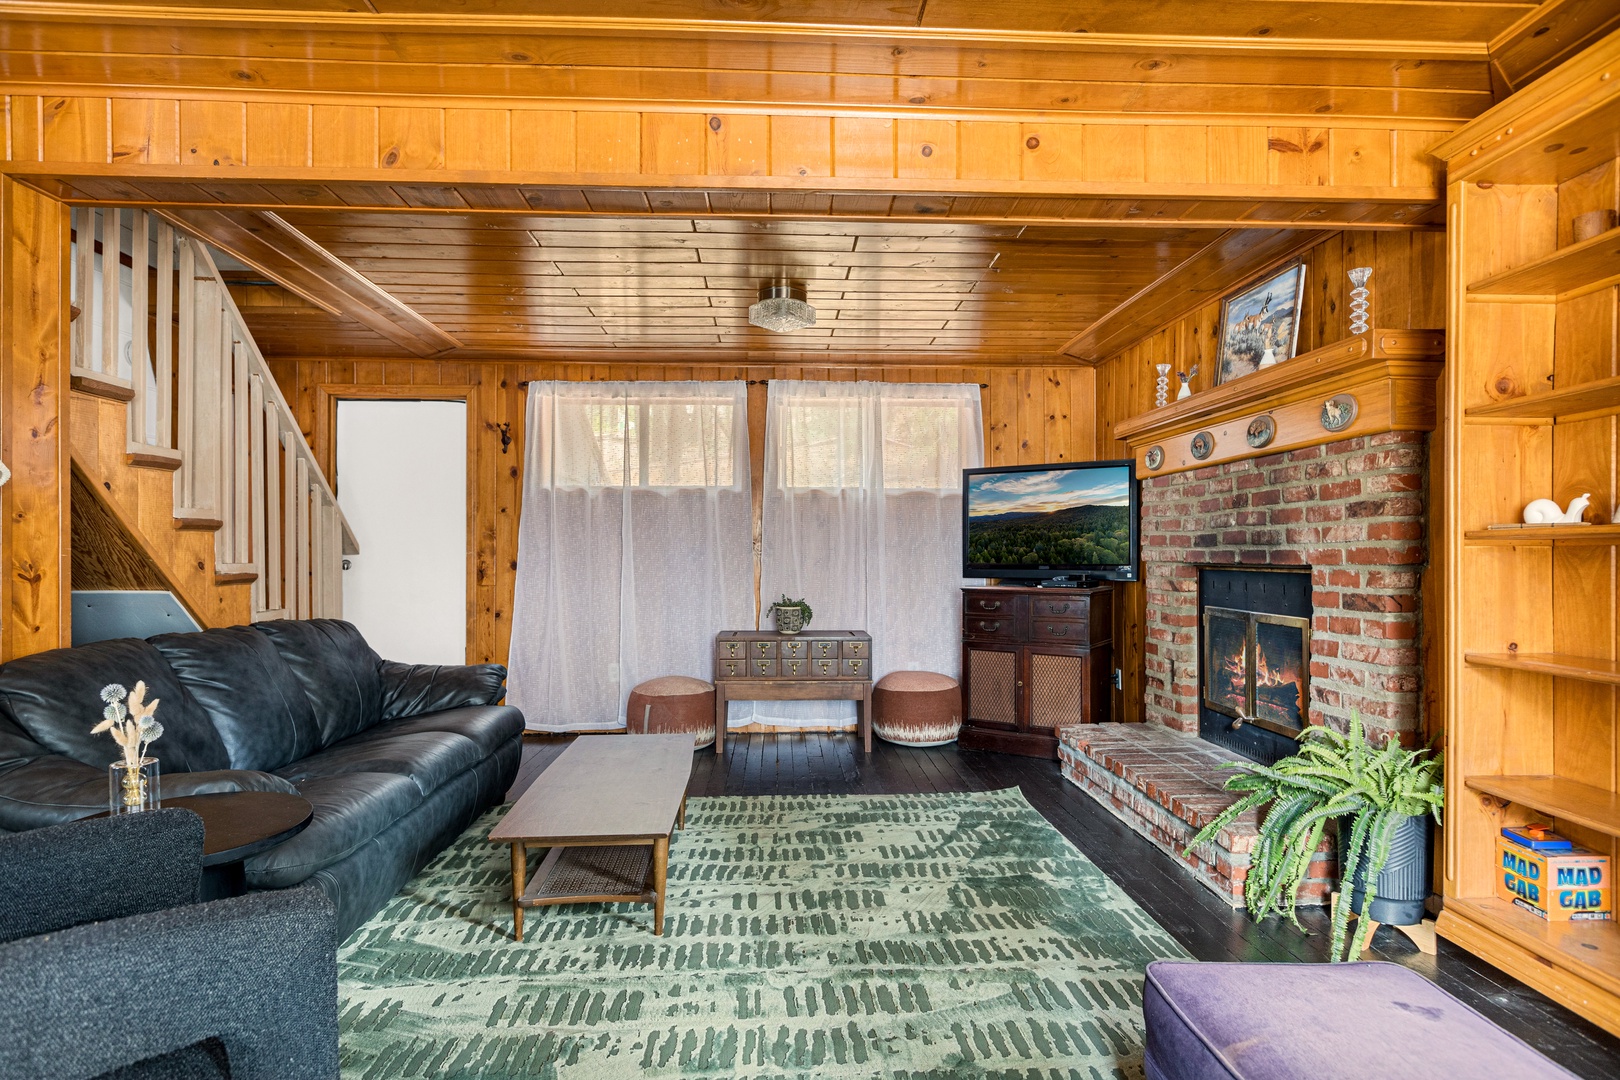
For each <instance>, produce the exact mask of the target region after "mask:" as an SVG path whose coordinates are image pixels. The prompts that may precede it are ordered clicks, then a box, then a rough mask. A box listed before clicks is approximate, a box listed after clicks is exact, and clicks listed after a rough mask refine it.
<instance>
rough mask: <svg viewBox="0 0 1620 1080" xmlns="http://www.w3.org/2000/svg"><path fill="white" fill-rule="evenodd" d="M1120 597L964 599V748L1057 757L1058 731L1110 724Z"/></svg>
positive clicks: (1045, 592)
mask: <svg viewBox="0 0 1620 1080" xmlns="http://www.w3.org/2000/svg"><path fill="white" fill-rule="evenodd" d="M1113 605H1114V590H1113V587H1112V586H1106V585H1105V586H1100V587H1097V588H1089V589H1035V588H1021V587H1017V586H1006V585H1003V586H987V587H983V588H975V589H963V590H962V701H963V703H964V706H965V709H966V713H967V715H966V716H965V717H964V720H963V724H962V735H961V738H960V740H959V741H960V744H961V745H962V746H964V747H966V748H968V749H970V750H997V751H1000V752H1002V753H1007V754H1023V755H1025V756H1028V757H1044V758H1056V757H1057V729H1058V728H1060V727H1063V726H1065V725H1068V724H1093V723H1096V722H1098V721H1100V720H1108V719H1111V716H1110V714H1109V710H1110V704H1111V698H1110V694H1109V678H1110V676H1111V675H1112V673H1113V646H1112V637H1113V621H1114V607H1113Z"/></svg>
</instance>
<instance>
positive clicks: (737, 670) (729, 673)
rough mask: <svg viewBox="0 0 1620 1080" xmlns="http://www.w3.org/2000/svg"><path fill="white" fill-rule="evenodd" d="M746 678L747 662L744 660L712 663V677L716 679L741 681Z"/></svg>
mask: <svg viewBox="0 0 1620 1080" xmlns="http://www.w3.org/2000/svg"><path fill="white" fill-rule="evenodd" d="M747 676H748V661H746V660H741V659H738V660H724V659H721V660H716V661H715V662H714V677H715V678H717V679H742V678H746V677H747Z"/></svg>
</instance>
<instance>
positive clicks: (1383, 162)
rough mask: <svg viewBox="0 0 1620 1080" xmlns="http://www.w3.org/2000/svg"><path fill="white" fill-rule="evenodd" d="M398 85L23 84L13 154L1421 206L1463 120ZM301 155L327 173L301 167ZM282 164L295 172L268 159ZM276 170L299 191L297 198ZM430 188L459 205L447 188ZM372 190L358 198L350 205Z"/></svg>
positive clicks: (64, 159)
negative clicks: (884, 104) (869, 105)
mask: <svg viewBox="0 0 1620 1080" xmlns="http://www.w3.org/2000/svg"><path fill="white" fill-rule="evenodd" d="M389 100H390V99H388V98H383V97H379V98H377V99H375V101H374V102H368V103H363V104H343V105H332V104H326V103H324V100H323V101H321V102H317V101H315V100H314V99H307V100H299V99H298V98H297V97H290V96H282V97H280V98H278V99H277V100H275V101H273V102H268V101H265V100H264V99H262V98H260V97H247V96H241V97H236V96H232V95H230V94H228V93H227V94H220V95H217V96H214V97H210V98H207V99H195V98H190V97H188V98H176V97H166V96H164V95H163V94H162V93H161V92H159V93H156V94H153V95H151V96H146V97H143V98H142V99H141V100H140V101H139V102H131V101H129V100H127V99H124V98H122V97H116V98H115V97H109V96H103V95H94V94H86V95H83V96H62V95H44V96H41V95H33V94H12V95H9V96H8V97H6V98H5V101H6V109H5V116H6V121H7V127H8V131H7V134H8V138H7V139H6V140H5V147H6V155H7V156H6V158H5V160H8V161H13V162H18V163H25V162H49V163H61V164H63V165H68V164H93V165H107V164H110V165H122V166H127V167H129V170H130V171H129V173H128V174H127V175H128V177H129V178H130V179H131V180H134V179H135V177H136V176H137V175H139V174H141V173H143V172H146V173H149V174H151V175H158V172H157V170H159V169H162V168H163V167H164V166H170V168H169V169H168V170H167V171H168V172H170V173H172V172H173V169H172V166H173V165H174V164H175V163H178V164H180V165H182V166H185V167H188V168H199V167H200V168H204V169H209V168H213V167H216V166H217V167H219V168H221V169H223V170H225V172H224V173H223V174H222V175H221V177H220V178H221V179H222V180H225V179H240V178H242V177H243V176H244V175H247V174H252V175H251V178H252V179H259V180H264V181H266V182H267V184H266V186H265V187H264V188H262V189H260V190H259V192H258V195H259V198H257V199H249V198H243V197H240V193H238V194H237V195H233V196H232V197H231V198H230V199H229V200H227V201H231V202H238V203H264V204H268V205H274V204H277V203H295V202H298V201H299V200H298V199H297V198H296V197H283V195H286V196H292V195H294V194H295V193H296V191H297V190H298V189H299V188H300V187H303V188H308V187H309V186H310V184H311V183H317V184H318V183H319V181H321V180H323V179H324V180H333V179H337V178H338V177H337V176H336V175H333V172H334V171H344V170H366V171H367V173H368V175H367V177H366V178H365V182H366V183H370V184H376V185H377V191H376V192H375V193H374V194H375V195H376V197H377V198H378V199H380V200H381V202H380V203H378V205H387V204H388V203H389V201H390V200H391V199H399V200H400V203H399V204H400V205H404V204H405V202H404V200H403V198H402V197H400V196H398V195H395V196H390V195H388V194H387V190H386V186H385V183H383V182H379V178H378V176H377V173H378V172H379V171H384V172H386V171H387V170H398V171H400V172H402V173H406V172H409V173H413V174H418V175H419V174H422V173H429V174H439V175H443V176H444V177H445V182H446V183H448V184H457V183H466V182H469V181H471V180H472V179H473V177H474V176H475V175H477V174H486V175H487V176H488V177H489V178H491V179H494V178H499V179H501V180H502V181H508V182H511V183H514V184H517V183H524V182H528V183H541V184H543V183H547V182H552V181H554V179H555V177H556V176H557V175H564V176H567V177H568V178H569V179H570V180H572V181H573V182H575V183H579V182H581V180H585V181H586V182H587V183H603V184H612V185H615V186H617V185H621V184H632V185H633V186H639V187H643V188H653V189H657V188H658V187H659V185H660V184H661V183H662V184H668V185H671V186H682V187H691V186H693V184H692V183H691V181H692V180H693V179H694V178H712V179H713V180H715V181H716V182H717V183H715V184H714V185H713V186H717V187H748V188H755V189H757V188H759V187H760V186H761V185H762V183H763V182H765V181H770V182H771V184H772V186H775V187H780V188H789V187H806V186H809V187H816V186H821V187H824V186H825V181H826V179H827V178H829V177H831V178H844V179H846V180H851V181H860V182H862V183H861V184H860V185H859V186H862V187H865V186H871V185H872V184H873V182H881V186H884V187H886V188H890V189H893V190H895V191H904V192H908V193H914V192H915V191H916V190H917V184H916V182H917V181H918V180H933V181H936V182H962V181H973V182H974V183H976V184H980V183H982V184H983V186H982V187H980V188H978V189H977V190H978V191H992V192H994V191H1007V192H1016V193H1025V192H1028V193H1029V194H1045V195H1059V194H1065V193H1067V192H1065V190H1064V189H1062V188H1059V189H1053V188H1052V187H1051V183H1047V184H1045V185H1044V186H1035V185H1036V184H1037V182H1042V181H1045V182H1052V183H1060V184H1064V185H1074V184H1087V183H1091V184H1097V185H1100V186H1102V187H1103V188H1105V189H1106V190H1105V191H1100V192H1093V193H1090V194H1108V193H1112V192H1114V191H1116V190H1117V191H1120V192H1125V191H1131V190H1133V189H1145V188H1152V189H1154V193H1155V194H1157V195H1159V196H1160V197H1165V196H1172V195H1175V194H1183V195H1185V194H1188V193H1189V192H1191V191H1196V190H1198V189H1200V188H1205V189H1208V188H1215V187H1224V190H1219V191H1210V192H1209V194H1211V195H1214V196H1216V197H1232V196H1233V194H1234V193H1233V192H1232V191H1231V189H1230V185H1266V184H1270V185H1275V186H1278V187H1279V189H1292V190H1291V191H1289V194H1290V196H1291V197H1294V198H1298V197H1300V196H1302V195H1309V196H1311V197H1315V198H1321V199H1325V200H1332V199H1335V198H1344V197H1353V198H1358V199H1372V200H1382V201H1390V200H1394V201H1396V202H1409V201H1410V202H1419V203H1421V202H1428V201H1433V200H1434V199H1435V197H1436V195H1437V192H1438V190H1439V185H1440V170H1439V162H1438V161H1436V160H1435V159H1434V158H1432V157H1430V156H1429V155H1428V153H1427V150H1428V148H1429V147H1430V146H1432V145H1434V144H1435V143H1436V142H1437V141H1439V140H1440V139H1442V138H1444V137H1445V136H1446V135H1447V134H1448V133H1449V132H1450V131H1451V130H1452V129H1453V128H1454V126H1455V123H1454V122H1453V121H1448V120H1445V119H1435V118H1424V117H1419V118H1411V119H1406V118H1401V119H1377V120H1371V121H1369V120H1365V119H1357V120H1355V121H1354V122H1349V121H1346V122H1343V125H1344V126H1342V127H1331V126H1322V127H1312V128H1301V127H1297V126H1280V125H1277V124H1272V123H1268V122H1267V120H1268V118H1267V117H1263V116H1262V117H1252V118H1246V119H1247V122H1246V123H1232V122H1216V123H1198V122H1197V121H1198V119H1199V118H1198V116H1197V115H1196V112H1191V113H1187V114H1185V116H1176V117H1172V118H1166V119H1171V120H1173V121H1174V122H1173V123H1172V124H1171V125H1170V126H1169V127H1166V126H1164V125H1162V124H1155V125H1144V124H1143V123H1142V122H1141V121H1142V119H1143V115H1144V114H1142V113H1139V112H1137V111H1135V109H1134V108H1131V107H1122V108H1120V109H1118V110H1112V109H1107V108H1103V109H1099V110H1098V111H1099V112H1102V113H1108V112H1117V114H1118V115H1117V116H1114V117H1107V118H1104V119H1090V120H1088V121H1087V122H1084V123H1082V122H1079V121H1077V120H1072V119H1067V118H1062V119H1043V120H1038V121H1035V120H1031V121H1027V122H1023V123H997V122H983V121H980V120H978V119H976V118H974V117H973V116H972V115H971V114H968V115H964V116H962V117H949V116H947V117H939V118H931V119H927V120H911V119H895V118H891V117H865V116H862V117H848V116H814V115H805V114H778V115H736V114H732V113H729V112H727V111H726V110H724V109H720V110H718V111H713V112H711V111H699V110H692V111H669V110H668V109H663V108H661V109H646V110H641V111H633V110H625V111H611V112H609V111H596V110H572V109H561V108H551V109H548V108H543V107H535V106H530V107H521V106H512V105H509V104H505V103H500V102H492V103H491V107H489V108H479V109H468V108H440V107H435V106H432V105H421V106H417V107H413V108H395V107H389ZM288 168H297V169H305V170H310V171H311V172H312V175H309V176H297V175H293V174H289V173H287V172H286V171H285V170H286V169H288ZM275 169H279V170H282V171H280V172H276V173H271V172H268V171H267V170H275ZM514 170H516V172H514ZM69 171H70V170H64V173H66V172H69ZM524 174H527V176H528V179H527V180H525V179H524ZM722 179H724V180H725V181H726V182H719V181H721V180H722ZM435 182H437V181H435ZM277 185H282V186H284V187H285V191H284V192H283V193H282V194H277ZM288 185H290V186H288ZM1172 188H1173V189H1174V190H1171V189H1172ZM660 193H661V194H666V193H667V192H660ZM962 193H963V194H971V193H976V192H974V191H970V190H964V191H962ZM1341 193H1342V194H1341ZM630 195H631V197H632V198H633V200H635V201H634V204H633V205H630V206H611V207H610V206H594V205H593V206H592V207H591V209H594V210H596V211H598V212H604V211H619V212H623V211H625V210H632V211H639V212H646V211H647V209H648V206H647V204H646V201H645V197H644V196H641V195H639V194H637V193H630ZM444 197H445V198H449V199H451V200H452V201H450V202H449V203H447V204H446V206H447V207H461V206H466V205H468V204H467V203H465V201H464V200H463V199H461V198H456V197H454V196H451V195H449V194H446V195H445V196H444ZM412 198H413V199H415V200H416V204H418V205H423V206H426V207H429V208H434V209H437V208H441V207H440V206H439V205H438V204H436V203H435V202H434V201H433V196H432V195H431V194H425V193H416V194H414V195H413V196H412ZM358 200H359V196H358V195H357V194H354V193H349V194H348V195H347V197H346V199H343V200H339V204H340V205H341V204H342V203H344V202H347V203H350V204H354V203H356V202H357V201H358ZM366 205H370V203H367V204H366ZM507 208H511V209H522V208H523V206H522V204H521V203H519V204H518V205H515V206H511V207H507ZM531 208H535V209H541V207H533V206H532V204H531ZM662 208H664V209H674V210H677V211H678V210H680V209H681V208H680V207H678V206H677V207H662ZM1308 209H1309V207H1308V206H1301V207H1298V208H1297V212H1298V213H1304V211H1306V210H1308ZM1330 220H1331V219H1330Z"/></svg>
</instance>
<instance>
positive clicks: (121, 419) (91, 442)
mask: <svg viewBox="0 0 1620 1080" xmlns="http://www.w3.org/2000/svg"><path fill="white" fill-rule="evenodd" d="M71 397H72V400H71V403H70V420H71V423H70V424H69V428H68V430H69V441H70V442H71V444H72V455H73V471H74V480H75V481H78V482H81V483H83V484H84V485H86V487H87V488H88V489H89V493H90V494H91V496H92V497H93V498H95V499H97V500H98V501H99V503H100V505H101V507H102V508H103V509H104V510H105V511H106V512H107V513H108V514H109V515H110V516H111V517H112V518H113V519H114V520H115V521H116V522H117V523H118V525H119V527H120V528H122V530H123V531H124V533H125V534H126V536H127V537H128V538H129V539H130V541H131V542H132V543H134V544H135V545H136V546H137V547H138V548H139V550H140V551H141V552H142V554H144V555H145V557H146V558H147V560H148V561H149V562H150V563H151V565H152V567H153V568H154V570H155V572H156V573H157V574H158V575H159V576H160V577H161V578H162V579H163V580H165V581H166V582H167V584H166V585H165V586H163V587H164V588H168V589H170V590H171V591H173V592H174V594H175V595H176V596H178V597H179V598H180V602H181V603H182V604H184V605H185V607H186V608H187V609H188V610H189V611H190V612H191V613H192V615H194V616H195V617H196V618H197V621H198V622H199V623H201V624H202V625H203V626H205V627H209V626H237V625H241V624H243V623H246V622H247V621H248V620H249V617H250V605H251V594H250V590H251V588H252V586H251V584H249V583H247V582H231V583H226V584H220V583H218V582H216V581H215V580H214V534H213V532H212V531H210V530H205V529H181V528H179V527H178V522H177V521H176V519H175V517H174V473H173V472H171V471H169V470H168V469H155V468H143V467H141V466H137V465H131V464H129V463H128V462H127V461H126V446H127V443H126V438H127V436H126V434H125V424H126V421H125V417H126V415H127V411H128V410H127V407H126V406H125V405H124V404H123V403H121V402H117V401H109V400H107V399H105V398H99V397H94V396H92V395H89V394H84V393H78V392H75V393H73V394H72V395H71Z"/></svg>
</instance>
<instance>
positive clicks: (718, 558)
mask: <svg viewBox="0 0 1620 1080" xmlns="http://www.w3.org/2000/svg"><path fill="white" fill-rule="evenodd" d="M747 402H748V388H747V387H746V386H745V385H744V384H743V383H741V382H724V383H722V382H675V383H660V382H591V383H574V382H536V383H531V384H530V386H529V399H528V410H527V421H526V423H527V426H526V428H525V432H524V438H525V455H524V476H523V510H522V516H521V518H520V519H519V523H518V564H517V575H516V576H517V586H516V595H515V597H514V603H513V611H512V649H511V662H510V664H509V666H510V668H511V678H510V679H509V680H508V686H509V687H510V688H511V694H510V700H511V701H512V703H513V704H514V705H517V706H518V707H519V708H521V709H522V710H523V713H524V717H525V719H526V720H527V721H528V724H529V727H530V728H533V729H538V730H546V731H578V730H589V729H608V728H616V727H619V726H622V725H623V724H624V722H625V717H624V706H625V701H626V699H627V698H628V696H629V693H630V690H631V689H632V688H633V687H634V686H635V685H636V684H637V683H639V682H642V681H644V680H646V679H650V678H655V677H657V676H660V675H687V676H691V677H693V678H698V679H709V678H712V677H713V663H714V661H713V652H714V636H715V634H717V633H719V632H720V631H722V630H736V629H740V628H742V627H747V626H751V625H753V622H754V558H753V554H754V552H753V501H752V496H751V492H750V490H749V469H748V420H747ZM636 720H637V721H638V722H639V720H640V718H639V717H637V718H636Z"/></svg>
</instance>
